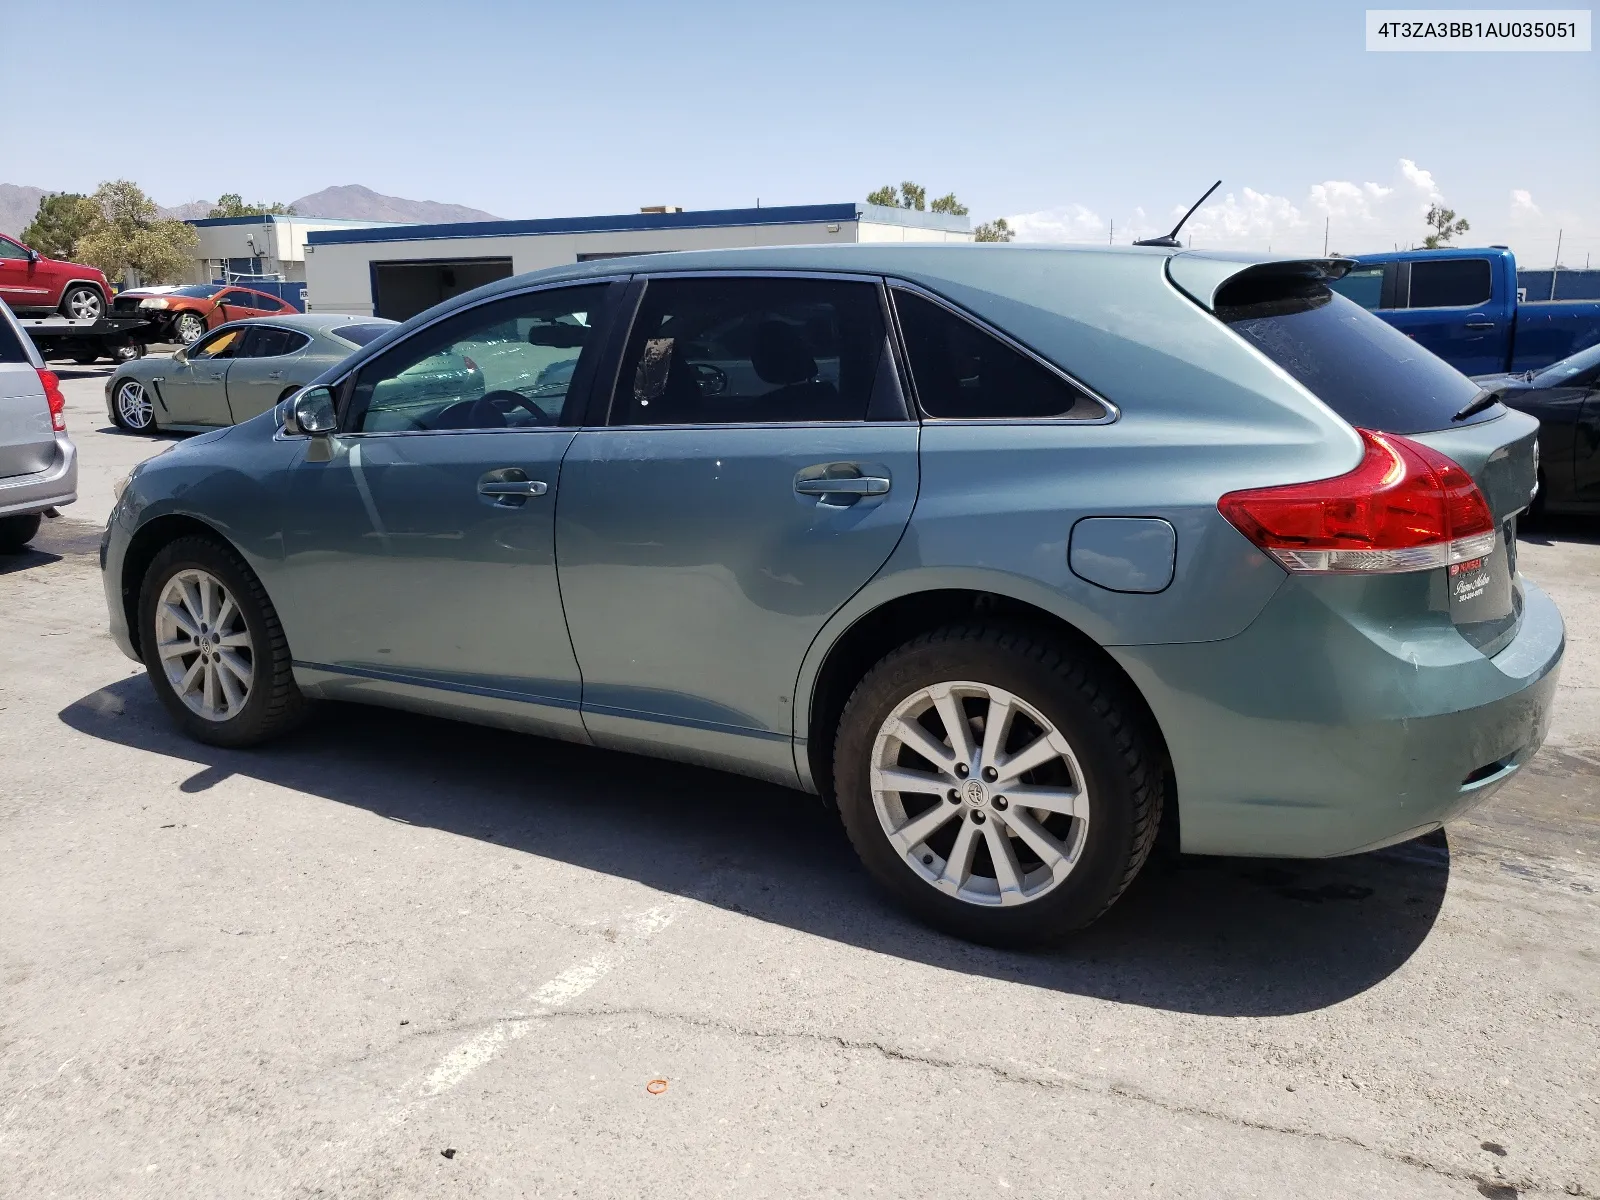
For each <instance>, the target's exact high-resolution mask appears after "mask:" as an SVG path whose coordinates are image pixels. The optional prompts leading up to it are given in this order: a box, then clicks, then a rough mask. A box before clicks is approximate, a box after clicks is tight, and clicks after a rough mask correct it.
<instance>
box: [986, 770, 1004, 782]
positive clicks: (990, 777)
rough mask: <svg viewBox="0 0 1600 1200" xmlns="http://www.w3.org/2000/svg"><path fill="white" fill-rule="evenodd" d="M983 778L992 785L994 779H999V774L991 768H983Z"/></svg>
mask: <svg viewBox="0 0 1600 1200" xmlns="http://www.w3.org/2000/svg"><path fill="white" fill-rule="evenodd" d="M983 777H984V778H985V779H987V780H988V781H989V782H990V783H993V782H994V781H995V780H996V779H999V778H1000V772H999V771H996V770H995V769H994V768H993V767H985V768H984V769H983Z"/></svg>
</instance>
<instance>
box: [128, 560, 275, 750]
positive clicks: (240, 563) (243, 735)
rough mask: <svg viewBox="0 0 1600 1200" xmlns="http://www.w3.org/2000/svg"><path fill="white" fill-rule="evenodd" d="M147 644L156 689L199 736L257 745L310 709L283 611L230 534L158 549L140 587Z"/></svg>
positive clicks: (143, 643)
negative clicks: (227, 539) (297, 678)
mask: <svg viewBox="0 0 1600 1200" xmlns="http://www.w3.org/2000/svg"><path fill="white" fill-rule="evenodd" d="M139 647H140V651H141V653H142V656H143V658H144V663H145V668H146V669H147V670H148V672H149V674H150V681H151V683H152V684H153V685H154V686H155V689H156V695H157V696H158V697H160V699H161V703H162V704H163V705H164V706H165V707H166V709H167V711H168V712H169V713H171V714H172V716H173V718H174V719H175V720H176V721H177V722H178V724H179V725H180V726H181V727H182V728H183V730H184V732H185V733H187V734H188V735H189V736H190V737H192V738H194V739H195V740H196V741H201V742H207V743H209V744H211V745H214V746H253V745H256V744H258V743H261V742H265V741H268V740H270V739H271V738H274V737H276V736H278V735H279V734H281V733H284V732H285V731H287V730H288V729H290V728H291V727H293V726H294V725H295V724H296V723H297V722H298V721H299V720H300V718H301V716H302V715H303V714H304V712H305V709H306V700H305V698H304V697H303V696H302V695H301V694H300V689H299V688H298V687H296V686H295V682H294V674H293V671H292V669H291V662H290V657H289V645H288V641H287V640H286V639H285V637H284V635H283V627H282V626H281V625H280V624H279V623H278V614H277V611H276V610H275V609H274V608H273V607H272V601H271V600H270V599H268V597H267V592H266V589H265V588H264V587H262V586H261V581H260V580H259V579H257V578H256V576H255V573H254V572H253V571H251V570H250V567H249V566H248V565H247V564H246V563H245V562H244V560H243V559H241V558H240V557H239V556H238V554H237V553H235V552H234V551H233V549H232V548H230V547H228V546H226V545H224V544H222V543H221V542H217V541H212V540H211V539H209V538H204V537H189V538H180V539H179V540H177V541H175V542H172V543H171V544H170V545H168V546H165V547H163V548H162V549H161V550H160V551H159V552H158V553H157V554H156V556H155V559H154V560H153V561H152V562H151V564H150V567H149V569H148V570H147V571H146V572H145V577H144V583H143V586H142V587H141V588H140V592H139Z"/></svg>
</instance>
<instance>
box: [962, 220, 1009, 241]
mask: <svg viewBox="0 0 1600 1200" xmlns="http://www.w3.org/2000/svg"><path fill="white" fill-rule="evenodd" d="M1016 236H1017V235H1016V231H1015V230H1013V229H1012V228H1011V226H1010V225H1008V224H1006V219H1005V218H1004V217H996V218H995V219H994V220H993V221H985V222H984V223H983V224H982V225H979V226H978V227H977V228H976V229H974V230H973V231H972V240H973V241H975V242H1009V241H1010V240H1011V239H1012V238H1014V237H1016Z"/></svg>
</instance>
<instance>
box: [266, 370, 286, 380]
mask: <svg viewBox="0 0 1600 1200" xmlns="http://www.w3.org/2000/svg"><path fill="white" fill-rule="evenodd" d="M267 378H268V379H282V378H283V372H282V371H268V372H267Z"/></svg>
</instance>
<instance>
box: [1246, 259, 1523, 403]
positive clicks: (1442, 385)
mask: <svg viewBox="0 0 1600 1200" xmlns="http://www.w3.org/2000/svg"><path fill="white" fill-rule="evenodd" d="M1217 316H1219V317H1221V318H1222V320H1223V321H1225V322H1226V323H1227V324H1228V325H1229V327H1231V328H1232V329H1233V331H1234V332H1235V333H1237V334H1239V335H1241V336H1242V337H1244V338H1246V339H1247V340H1248V341H1249V342H1250V343H1251V344H1252V345H1254V346H1256V347H1257V348H1258V349H1259V350H1261V352H1262V353H1263V354H1265V355H1266V356H1267V357H1268V358H1270V359H1271V360H1272V361H1273V362H1275V363H1277V364H1278V365H1279V366H1280V367H1282V368H1283V369H1284V370H1285V371H1287V372H1289V374H1290V375H1292V376H1294V377H1295V378H1296V379H1297V380H1299V381H1300V382H1301V383H1302V384H1304V385H1305V387H1306V388H1307V389H1308V390H1309V391H1310V392H1312V393H1313V394H1314V395H1315V396H1316V397H1317V398H1318V399H1319V400H1321V401H1322V402H1323V403H1324V404H1326V405H1327V406H1328V407H1329V408H1331V409H1333V411H1334V412H1336V413H1338V414H1339V415H1340V416H1341V417H1343V418H1344V419H1345V420H1346V421H1348V422H1349V423H1350V424H1352V425H1358V426H1360V427H1362V428H1364V429H1372V430H1377V431H1380V432H1385V433H1426V432H1428V431H1429V430H1434V429H1449V428H1451V427H1453V426H1455V425H1464V424H1474V423H1476V422H1478V421H1488V420H1492V419H1493V418H1495V417H1497V416H1499V415H1501V414H1502V413H1503V412H1504V411H1505V410H1504V409H1503V408H1502V407H1500V406H1499V405H1498V404H1495V405H1490V406H1489V407H1488V408H1486V409H1484V411H1483V412H1481V413H1478V414H1475V415H1474V416H1472V417H1469V418H1467V420H1466V421H1454V420H1452V418H1453V417H1454V416H1455V414H1456V413H1457V412H1459V411H1460V410H1461V409H1462V408H1464V407H1465V406H1466V405H1467V404H1468V403H1469V402H1471V400H1472V398H1473V397H1474V396H1476V395H1477V394H1478V386H1477V384H1475V383H1473V382H1472V380H1470V379H1468V378H1467V377H1466V376H1465V375H1463V374H1461V373H1460V372H1459V371H1457V370H1456V369H1455V368H1454V367H1452V366H1450V364H1449V363H1447V362H1445V361H1444V360H1443V359H1442V358H1438V357H1436V356H1435V355H1433V354H1432V353H1431V352H1429V351H1427V350H1424V349H1423V348H1422V347H1421V346H1419V345H1417V343H1416V342H1414V341H1412V340H1411V339H1410V338H1408V337H1406V335H1405V334H1403V333H1401V332H1399V331H1398V330H1397V329H1395V328H1393V327H1392V326H1391V325H1389V324H1387V323H1386V322H1384V321H1382V320H1380V319H1379V318H1377V317H1375V316H1373V315H1372V314H1371V313H1369V312H1367V311H1366V310H1365V309H1363V308H1362V307H1361V306H1360V305H1358V304H1354V303H1352V302H1351V301H1349V300H1346V299H1345V298H1344V297H1343V296H1336V295H1334V293H1333V292H1332V291H1330V290H1329V289H1328V287H1327V286H1326V285H1325V284H1323V283H1322V282H1320V281H1318V280H1311V279H1304V278H1298V279H1296V278H1285V277H1283V276H1277V277H1266V278H1262V277H1255V278H1252V277H1250V276H1249V275H1245V276H1242V277H1240V278H1237V279H1235V280H1233V281H1232V282H1230V283H1228V284H1227V285H1226V286H1224V287H1223V288H1222V290H1221V291H1220V292H1219V293H1218V295H1217Z"/></svg>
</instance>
